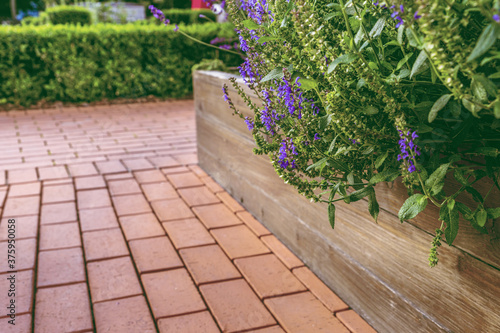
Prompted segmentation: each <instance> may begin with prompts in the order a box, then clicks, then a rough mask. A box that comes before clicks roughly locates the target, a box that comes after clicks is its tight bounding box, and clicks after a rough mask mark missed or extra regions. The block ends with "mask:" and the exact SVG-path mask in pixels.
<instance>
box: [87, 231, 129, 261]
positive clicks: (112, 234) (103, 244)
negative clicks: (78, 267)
mask: <svg viewBox="0 0 500 333" xmlns="http://www.w3.org/2000/svg"><path fill="white" fill-rule="evenodd" d="M82 237H83V245H84V249H85V259H86V260H87V262H88V261H93V260H98V259H104V258H113V257H120V256H128V255H129V253H128V249H127V244H125V240H124V239H123V235H122V232H121V230H120V228H114V229H105V230H97V231H88V232H84V233H83V236H82Z"/></svg>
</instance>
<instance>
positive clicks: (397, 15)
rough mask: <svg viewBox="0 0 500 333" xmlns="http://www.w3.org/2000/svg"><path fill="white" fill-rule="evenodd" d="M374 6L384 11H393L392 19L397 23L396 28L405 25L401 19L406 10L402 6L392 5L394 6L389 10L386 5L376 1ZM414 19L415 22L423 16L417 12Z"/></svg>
mask: <svg viewBox="0 0 500 333" xmlns="http://www.w3.org/2000/svg"><path fill="white" fill-rule="evenodd" d="M373 5H374V6H380V8H382V9H389V10H391V11H392V13H391V17H392V19H393V20H394V21H395V22H396V28H399V27H400V26H401V25H403V24H404V20H403V18H402V17H401V15H402V14H403V13H404V12H405V8H404V6H403V5H402V4H400V5H399V6H397V5H392V6H390V7H389V8H388V7H387V5H386V4H385V3H379V1H378V0H375V1H374V2H373ZM413 18H414V19H415V20H418V19H419V18H421V16H420V15H418V11H415V13H413Z"/></svg>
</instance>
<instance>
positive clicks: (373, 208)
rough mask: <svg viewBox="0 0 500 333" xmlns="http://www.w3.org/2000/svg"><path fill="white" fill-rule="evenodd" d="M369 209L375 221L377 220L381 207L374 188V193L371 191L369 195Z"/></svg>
mask: <svg viewBox="0 0 500 333" xmlns="http://www.w3.org/2000/svg"><path fill="white" fill-rule="evenodd" d="M368 211H369V212H370V215H371V216H372V217H373V219H374V220H375V222H377V219H378V214H379V212H380V207H379V205H378V202H377V197H376V195H375V191H374V190H373V189H372V193H370V195H369V196H368Z"/></svg>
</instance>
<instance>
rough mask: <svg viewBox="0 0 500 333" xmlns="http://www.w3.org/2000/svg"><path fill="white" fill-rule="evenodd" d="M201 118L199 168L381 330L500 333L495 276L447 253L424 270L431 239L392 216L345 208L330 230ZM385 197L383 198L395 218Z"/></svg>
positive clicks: (217, 124)
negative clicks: (374, 215)
mask: <svg viewBox="0 0 500 333" xmlns="http://www.w3.org/2000/svg"><path fill="white" fill-rule="evenodd" d="M198 111H199V110H197V112H198ZM197 118H198V136H199V137H198V143H199V147H198V150H199V159H200V164H201V165H202V167H203V168H205V169H206V171H207V172H209V173H210V174H211V175H212V176H213V177H214V178H215V179H216V180H218V181H219V182H221V184H222V185H223V186H225V187H226V188H227V189H228V190H229V191H230V192H231V193H233V194H234V195H235V197H236V198H237V199H240V201H242V202H243V205H244V206H245V207H246V208H247V209H249V210H250V211H251V212H252V213H253V214H254V215H256V216H257V217H258V218H259V219H260V220H261V221H262V222H263V223H264V224H265V225H266V226H267V227H268V228H269V229H270V230H271V231H273V232H274V233H275V234H276V235H277V236H278V237H279V238H281V239H282V240H283V241H285V243H286V244H287V245H288V246H289V247H290V248H291V249H292V250H293V251H294V252H296V253H297V254H298V255H299V257H301V258H302V259H303V260H305V262H306V263H307V264H308V265H309V266H310V267H311V268H312V269H313V270H314V271H315V272H316V273H317V274H318V275H319V276H320V277H322V278H323V279H324V280H325V282H326V283H327V284H328V285H330V287H332V288H333V289H334V290H335V291H336V292H337V293H338V294H339V295H340V296H341V297H342V298H343V299H344V300H345V301H346V302H347V303H348V304H350V305H351V306H352V307H353V308H354V309H355V310H357V311H359V312H361V314H363V315H364V316H365V318H366V319H367V320H368V321H369V322H370V323H371V324H372V325H374V327H375V328H377V329H379V330H381V331H394V332H401V331H407V328H408V327H412V328H413V327H423V328H422V330H421V331H422V332H428V331H433V332H434V331H439V330H441V329H444V328H443V327H447V329H450V330H454V331H461V332H462V331H463V332H479V331H481V332H490V331H491V332H493V331H498V330H500V316H499V314H497V313H496V311H491V310H490V309H492V308H493V309H495V308H498V306H500V301H499V300H500V297H498V296H500V289H499V283H498V281H500V273H499V270H498V269H495V268H494V267H491V266H489V265H487V264H485V263H484V262H482V261H480V260H477V259H476V258H475V257H473V256H471V255H469V254H467V253H465V252H464V251H461V250H460V249H458V248H456V247H448V246H447V245H444V246H443V247H442V249H441V253H442V258H443V260H442V262H441V263H440V265H438V267H437V268H435V269H432V270H431V269H430V268H428V267H427V266H426V262H425V261H426V257H427V252H428V250H429V246H430V240H431V238H432V237H431V235H429V233H427V232H425V231H424V230H421V229H419V228H417V227H415V226H414V225H412V224H408V223H405V224H403V225H401V224H400V223H399V221H398V220H397V218H396V217H395V215H394V212H391V213H387V212H385V211H382V212H381V214H380V221H379V224H378V225H375V224H374V223H373V222H372V221H371V217H370V216H369V214H368V213H367V210H366V202H359V203H355V204H351V205H340V206H339V207H338V208H337V227H336V230H335V231H332V230H330V228H329V224H328V222H327V221H326V207H325V206H324V205H317V204H315V205H313V204H310V203H309V202H308V201H307V200H306V199H305V198H303V197H301V196H299V195H298V194H297V193H295V190H294V189H293V188H292V187H291V186H287V185H285V184H283V182H282V181H281V180H280V179H279V178H278V177H277V176H276V174H275V173H274V170H273V168H272V166H271V165H270V163H269V160H268V159H267V157H262V156H254V155H252V154H251V148H252V147H253V143H252V141H251V140H250V139H248V137H246V138H243V137H242V136H241V133H238V131H237V130H236V129H235V128H233V127H229V128H227V127H226V124H225V123H224V122H226V119H227V117H222V118H220V119H217V117H213V115H207V116H206V117H205V114H203V113H202V112H198V114H197ZM382 193H384V192H382ZM389 194H390V193H389V191H387V193H386V194H384V195H386V196H387V199H386V200H387V202H388V204H387V207H389V208H390V205H389V203H393V202H394V200H393V199H391V197H390V195H389ZM384 195H383V196H382V197H384ZM381 202H384V200H381ZM398 209H399V207H398ZM318 239H321V241H318ZM339 268H341V269H339ZM345 272H349V273H350V274H349V275H346V276H344V275H343V274H344V273H345ZM353 276H354V277H353ZM346 280H347V281H346ZM361 281H362V283H361ZM388 313H390V314H391V316H392V317H388ZM417 314H418V315H417ZM434 316H435V317H434ZM436 318H438V319H439V320H440V321H441V322H442V324H440V323H439V321H438V320H437V319H436ZM478 318H481V320H478ZM440 327H441V328H440ZM412 331H415V332H417V330H412ZM418 332H420V330H418Z"/></svg>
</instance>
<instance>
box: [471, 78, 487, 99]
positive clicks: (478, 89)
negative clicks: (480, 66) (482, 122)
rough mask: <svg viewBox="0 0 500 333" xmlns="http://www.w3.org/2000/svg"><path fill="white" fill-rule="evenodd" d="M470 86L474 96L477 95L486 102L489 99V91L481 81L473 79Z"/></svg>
mask: <svg viewBox="0 0 500 333" xmlns="http://www.w3.org/2000/svg"><path fill="white" fill-rule="evenodd" d="M470 87H471V90H472V93H473V94H474V96H476V97H477V99H479V100H480V101H481V102H485V101H487V100H488V93H487V92H486V89H485V88H484V86H483V85H482V84H481V83H480V82H479V81H477V80H474V79H472V82H471V84H470Z"/></svg>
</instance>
